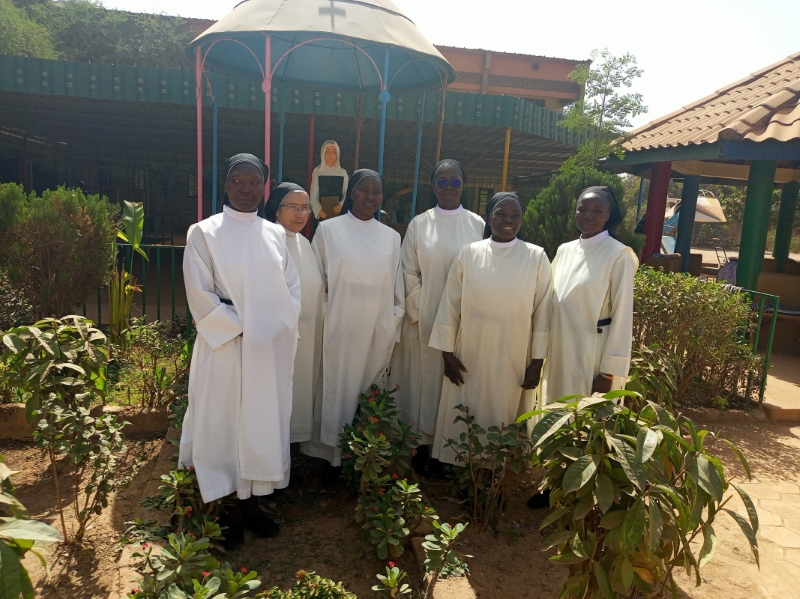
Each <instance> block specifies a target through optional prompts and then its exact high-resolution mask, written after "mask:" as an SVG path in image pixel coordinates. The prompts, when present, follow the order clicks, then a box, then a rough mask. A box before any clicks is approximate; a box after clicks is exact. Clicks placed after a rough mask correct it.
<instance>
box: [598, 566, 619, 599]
mask: <svg viewBox="0 0 800 599" xmlns="http://www.w3.org/2000/svg"><path fill="white" fill-rule="evenodd" d="M593 565H594V577H595V579H596V580H597V586H598V587H599V588H600V592H601V593H602V594H603V597H605V599H615V597H616V595H615V594H614V591H613V590H612V588H611V583H610V582H609V580H608V572H606V570H605V568H603V566H602V565H601V564H600V562H594V564H593Z"/></svg>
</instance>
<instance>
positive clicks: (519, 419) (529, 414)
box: [514, 409, 551, 424]
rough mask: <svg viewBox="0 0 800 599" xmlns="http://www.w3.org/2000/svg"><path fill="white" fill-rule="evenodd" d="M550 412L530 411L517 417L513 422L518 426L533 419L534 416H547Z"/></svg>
mask: <svg viewBox="0 0 800 599" xmlns="http://www.w3.org/2000/svg"><path fill="white" fill-rule="evenodd" d="M550 411H551V410H549V409H544V410H531V411H530V412H525V413H524V414H522V415H521V416H518V417H517V419H516V420H515V421H514V422H515V423H516V424H520V423H522V422H525V421H526V420H528V419H529V418H533V417H534V416H538V415H539V414H547V413H548V412H550Z"/></svg>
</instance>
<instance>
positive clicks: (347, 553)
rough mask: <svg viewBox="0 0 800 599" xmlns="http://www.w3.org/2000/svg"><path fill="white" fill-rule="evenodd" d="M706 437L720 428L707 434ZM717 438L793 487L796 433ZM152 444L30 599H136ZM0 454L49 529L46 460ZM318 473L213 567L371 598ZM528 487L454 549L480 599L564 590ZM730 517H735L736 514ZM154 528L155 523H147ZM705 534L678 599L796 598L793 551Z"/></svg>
mask: <svg viewBox="0 0 800 599" xmlns="http://www.w3.org/2000/svg"><path fill="white" fill-rule="evenodd" d="M712 428H715V429H716V428H718V426H713V425H712ZM726 437H727V438H729V439H731V440H732V441H733V442H734V443H736V444H738V445H739V446H740V447H741V448H742V450H743V451H744V452H745V454H746V455H747V457H748V459H749V460H750V463H751V466H752V468H753V472H754V475H755V476H756V477H757V481H758V482H764V483H765V484H767V481H779V482H780V481H791V482H793V483H800V479H798V474H799V473H800V451H798V449H800V427H794V428H792V427H791V426H784V425H778V424H760V425H758V426H756V425H727V426H726ZM162 443H163V441H161V440H150V441H140V442H133V443H131V450H130V452H129V455H128V457H127V459H126V460H125V463H124V465H123V467H124V468H127V467H130V465H131V464H132V462H133V458H134V457H135V456H139V457H140V458H141V459H143V460H144V464H143V466H142V468H141V469H140V471H139V473H138V475H137V476H136V479H134V481H133V484H132V485H131V487H130V488H128V489H124V490H122V491H120V492H119V493H118V494H117V496H116V497H114V498H113V499H112V501H111V504H110V506H109V509H108V510H106V511H105V512H104V514H103V515H102V516H101V517H100V518H99V519H98V520H97V521H96V522H95V523H94V525H93V526H92V527H91V528H90V530H89V531H88V533H87V539H86V546H85V548H83V549H77V548H72V549H70V548H56V549H53V550H51V552H50V556H49V562H50V567H51V569H52V574H51V581H50V583H47V582H46V581H45V573H44V571H43V570H42V568H41V566H40V565H39V564H38V561H37V560H36V559H35V558H29V559H27V560H26V565H27V566H28V567H29V569H30V570H31V575H32V578H33V581H34V585H35V586H36V588H37V596H39V597H42V598H48V599H49V598H55V597H59V598H70V599H72V598H75V599H83V598H86V599H88V598H103V599H105V598H109V599H119V597H120V593H119V589H123V590H130V589H132V588H134V584H133V582H131V581H129V580H122V581H121V580H120V564H119V561H118V559H119V555H120V554H119V552H118V551H117V548H118V543H119V534H120V532H121V531H122V530H123V529H124V524H125V522H126V521H129V520H131V519H133V518H134V517H135V515H137V514H141V513H142V508H141V507H139V506H138V502H139V500H140V499H141V495H142V489H143V488H144V486H145V482H146V481H147V480H149V479H151V478H152V477H153V476H154V475H155V474H156V473H155V472H153V468H154V464H155V461H156V456H157V454H158V451H159V449H160V447H161V444H162ZM0 454H2V455H4V456H5V459H6V462H7V464H8V465H9V466H10V467H11V468H12V469H14V470H20V471H21V473H20V474H18V475H16V476H15V478H14V482H15V484H16V486H17V496H18V497H19V499H20V500H21V501H22V502H23V503H24V504H25V505H26V506H27V507H28V508H29V510H30V511H31V513H32V515H33V516H34V517H37V518H41V519H43V520H45V521H47V522H50V523H51V524H53V525H54V526H57V527H59V524H58V519H57V513H56V511H55V498H54V491H53V480H52V474H51V473H50V471H49V470H48V463H47V460H46V458H45V456H43V455H42V454H41V452H40V451H39V450H38V449H36V448H35V447H34V446H33V445H32V444H30V443H23V442H10V441H0ZM721 454H722V456H723V461H724V463H725V464H726V467H728V468H731V471H732V472H735V473H736V474H737V476H738V477H739V478H740V481H742V482H744V481H743V480H742V479H743V477H744V472H743V471H742V469H741V467H739V466H738V462H736V460H735V457H734V456H733V454H732V453H731V452H730V451H729V450H727V449H726V450H725V451H721ZM321 471H322V463H321V462H319V461H316V460H310V459H307V458H303V457H300V456H297V457H296V458H295V460H294V461H293V471H292V485H291V486H290V487H289V489H287V490H286V491H285V492H284V493H283V494H282V496H280V497H273V498H271V499H272V500H271V501H267V505H266V507H267V508H268V510H269V511H270V512H271V513H272V514H273V515H274V516H275V517H276V519H278V521H279V522H280V523H281V524H282V532H281V534H280V535H279V536H278V537H277V538H274V539H255V538H252V537H250V536H248V537H247V543H246V545H245V546H244V547H243V548H242V549H240V550H238V551H236V552H233V553H231V554H230V555H228V556H227V557H225V558H223V559H226V560H228V561H230V562H231V563H232V565H233V566H234V567H236V568H238V567H242V566H245V567H247V568H249V569H255V570H257V571H258V573H259V575H260V576H259V577H260V578H262V580H263V583H264V584H263V585H262V588H269V587H272V586H279V587H281V588H288V587H290V586H291V584H292V581H293V579H294V573H295V572H296V570H298V569H301V568H302V569H306V570H314V571H316V572H317V573H318V574H320V575H322V576H326V577H329V578H333V579H335V580H341V581H343V582H344V584H345V586H346V587H347V589H348V590H350V591H351V592H354V593H356V595H357V596H358V597H360V598H362V599H366V598H372V597H376V593H375V592H373V591H372V590H371V587H372V585H373V584H375V583H376V579H375V574H376V573H378V572H381V571H382V570H383V567H384V566H385V564H384V563H381V562H379V561H368V560H366V559H365V558H364V552H363V537H362V534H361V531H360V530H359V529H358V527H357V526H356V525H355V523H354V522H353V519H352V515H353V509H354V505H355V499H354V495H352V494H351V493H350V492H349V491H348V490H346V489H345V488H337V489H335V490H325V489H321V488H320V486H319V480H320V475H321ZM534 484H535V481H534V473H532V472H529V473H527V474H526V475H524V476H522V477H521V478H520V479H519V480H518V481H517V482H516V483H515V485H514V492H513V493H512V495H511V497H510V498H509V502H508V505H507V507H506V512H505V518H504V521H503V524H502V525H501V526H500V530H499V531H497V532H495V533H494V534H493V533H492V532H480V531H478V530H476V529H475V528H474V527H468V528H467V531H466V532H465V533H464V534H463V536H462V539H463V543H462V544H461V546H460V547H458V549H459V551H461V552H462V553H464V554H467V555H470V556H473V557H470V558H467V562H468V564H469V570H470V582H471V584H472V587H473V588H474V590H475V592H476V594H477V595H478V597H482V598H492V599H494V598H505V597H514V598H516V597H520V598H522V597H531V598H542V599H550V598H552V599H555V598H557V597H558V592H559V589H560V587H561V584H562V583H563V581H564V580H565V573H564V569H563V568H561V567H559V566H555V565H553V564H551V563H549V562H548V561H547V559H546V558H547V554H545V553H543V552H542V551H541V539H542V535H541V533H540V532H539V531H538V528H539V523H540V522H541V521H542V519H543V518H544V517H545V516H546V514H547V512H546V511H530V510H528V509H527V508H526V506H525V502H526V501H527V499H528V497H529V496H530V494H531V493H532V492H533V487H534ZM423 490H424V492H425V493H426V495H427V497H428V498H429V499H430V501H431V502H432V503H433V505H434V507H436V509H437V510H438V511H439V513H440V515H441V516H442V519H443V520H444V521H448V522H451V523H454V522H456V521H459V519H460V517H461V516H462V511H463V508H461V507H460V506H459V505H457V504H455V503H453V502H452V501H451V500H449V499H447V496H448V488H447V485H446V484H443V483H437V482H435V481H423ZM732 505H735V504H732ZM738 507H739V509H740V511H741V504H739V505H738ZM759 512H761V510H760V509H759ZM156 517H157V515H154V516H153V519H156ZM766 523H768V516H767V515H765V516H762V524H766ZM773 524H774V522H773ZM715 529H716V531H717V535H718V538H719V544H718V549H717V553H716V556H715V557H714V559H713V560H712V561H711V562H710V563H709V564H708V565H707V566H706V567H705V568H704V569H703V570H702V578H703V586H701V587H700V588H699V589H695V588H694V583H693V581H690V580H689V579H687V578H686V577H685V576H684V575H682V574H681V575H680V577H679V579H678V580H679V585H680V587H681V590H682V595H683V596H684V597H687V598H689V599H772V598H778V597H781V598H786V597H794V596H798V595H797V594H796V591H797V588H798V587H800V567H798V566H794V565H793V564H792V563H790V562H789V561H786V560H787V559H788V558H789V557H790V554H789V553H788V552H790V551H791V549H775V547H776V546H775V544H774V543H770V542H769V541H767V540H763V539H760V543H761V545H762V567H761V570H760V571H759V570H758V568H757V567H756V565H755V563H754V562H753V559H752V556H751V555H750V553H749V550H748V548H747V543H746V542H745V541H744V538H743V537H742V535H741V532H740V531H739V530H738V527H737V526H736V524H735V523H734V522H733V520H732V519H731V518H730V517H729V516H728V515H727V514H723V515H721V516H719V519H718V524H717V525H716V526H715ZM248 534H249V533H248ZM776 551H778V552H779V555H777V554H776V553H775V552H776ZM395 562H397V565H399V566H400V567H402V568H404V569H406V570H407V571H408V572H409V574H410V577H411V578H413V579H414V580H413V581H418V580H420V579H421V572H419V571H418V568H417V566H416V562H415V560H414V558H413V555H412V552H411V551H410V550H409V551H407V552H406V553H405V554H404V555H403V556H402V557H400V558H398V559H396V560H395ZM413 581H412V582H413Z"/></svg>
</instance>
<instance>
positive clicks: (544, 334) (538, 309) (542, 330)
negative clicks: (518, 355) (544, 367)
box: [531, 252, 553, 360]
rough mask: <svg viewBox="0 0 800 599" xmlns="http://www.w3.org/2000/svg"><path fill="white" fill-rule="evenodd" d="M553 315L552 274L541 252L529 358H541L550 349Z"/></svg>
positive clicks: (532, 316) (548, 262)
mask: <svg viewBox="0 0 800 599" xmlns="http://www.w3.org/2000/svg"><path fill="white" fill-rule="evenodd" d="M552 317H553V275H552V270H551V268H550V260H548V259H547V254H545V253H544V252H542V255H541V257H540V259H539V269H538V272H537V275H536V293H535V294H534V297H533V314H532V315H531V322H532V325H533V333H532V334H531V360H543V359H545V358H546V357H547V352H548V350H549V349H550V323H551V321H552Z"/></svg>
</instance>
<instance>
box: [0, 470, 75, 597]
mask: <svg viewBox="0 0 800 599" xmlns="http://www.w3.org/2000/svg"><path fill="white" fill-rule="evenodd" d="M13 474H16V473H15V472H13V471H12V470H11V469H10V468H9V467H8V466H6V465H5V464H4V463H3V456H0V518H2V520H0V522H2V523H0V593H2V597H9V598H12V597H13V599H17V598H18V597H19V596H22V598H23V599H33V597H34V592H33V585H32V584H31V579H30V576H28V571H27V570H26V569H25V566H23V565H22V561H21V560H22V558H23V557H24V556H25V554H26V553H27V552H28V551H30V552H31V553H33V554H34V555H36V557H38V558H39V561H40V562H42V565H43V566H44V567H45V568H46V567H47V563H46V562H45V559H44V557H43V556H42V554H41V553H39V551H38V549H37V544H38V543H55V542H58V541H61V540H62V538H61V535H60V534H58V531H57V530H56V529H55V528H53V527H52V526H50V525H49V524H45V523H44V522H39V521H38V520H31V519H30V515H29V514H28V510H26V509H25V506H23V505H22V504H21V503H20V502H19V500H18V499H17V498H16V497H14V495H13V494H12V493H13V492H14V487H13V485H12V484H11V480H10V477H11V475H13Z"/></svg>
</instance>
